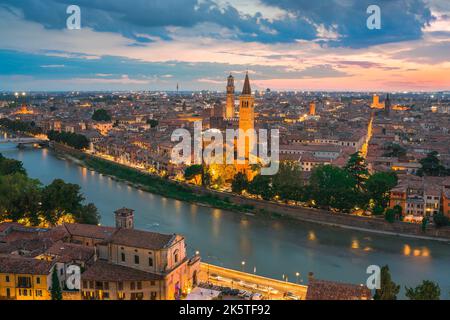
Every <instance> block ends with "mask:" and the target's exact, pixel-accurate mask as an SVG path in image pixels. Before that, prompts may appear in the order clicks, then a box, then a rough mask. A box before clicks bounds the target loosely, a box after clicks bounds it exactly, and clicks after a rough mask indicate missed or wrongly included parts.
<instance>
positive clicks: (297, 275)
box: [295, 272, 300, 284]
mask: <svg viewBox="0 0 450 320" xmlns="http://www.w3.org/2000/svg"><path fill="white" fill-rule="evenodd" d="M295 276H296V277H297V284H298V277H300V272H296V273H295Z"/></svg>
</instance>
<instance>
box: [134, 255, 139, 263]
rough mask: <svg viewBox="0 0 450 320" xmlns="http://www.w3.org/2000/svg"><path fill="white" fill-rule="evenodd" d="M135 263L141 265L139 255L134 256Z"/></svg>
mask: <svg viewBox="0 0 450 320" xmlns="http://www.w3.org/2000/svg"><path fill="white" fill-rule="evenodd" d="M134 263H135V264H139V256H138V255H134Z"/></svg>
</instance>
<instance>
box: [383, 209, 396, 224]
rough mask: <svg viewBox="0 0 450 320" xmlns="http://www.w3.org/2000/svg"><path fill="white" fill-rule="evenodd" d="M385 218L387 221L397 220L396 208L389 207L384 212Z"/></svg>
mask: <svg viewBox="0 0 450 320" xmlns="http://www.w3.org/2000/svg"><path fill="white" fill-rule="evenodd" d="M384 218H385V219H386V221H388V222H390V223H393V222H394V221H395V210H394V209H391V208H389V209H387V210H386V212H385V213H384Z"/></svg>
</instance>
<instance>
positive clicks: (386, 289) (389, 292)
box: [373, 265, 400, 300]
mask: <svg viewBox="0 0 450 320" xmlns="http://www.w3.org/2000/svg"><path fill="white" fill-rule="evenodd" d="M380 284H381V286H380V289H376V290H375V294H374V296H373V299H374V300H397V294H398V293H399V292H400V286H399V285H397V284H396V283H395V282H394V281H392V279H391V274H390V272H389V267H388V266H387V265H385V266H384V267H382V268H381V279H380Z"/></svg>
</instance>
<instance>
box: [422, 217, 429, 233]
mask: <svg viewBox="0 0 450 320" xmlns="http://www.w3.org/2000/svg"><path fill="white" fill-rule="evenodd" d="M427 225H428V217H424V218H423V219H422V225H421V228H422V231H423V232H425V231H426V230H427Z"/></svg>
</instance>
